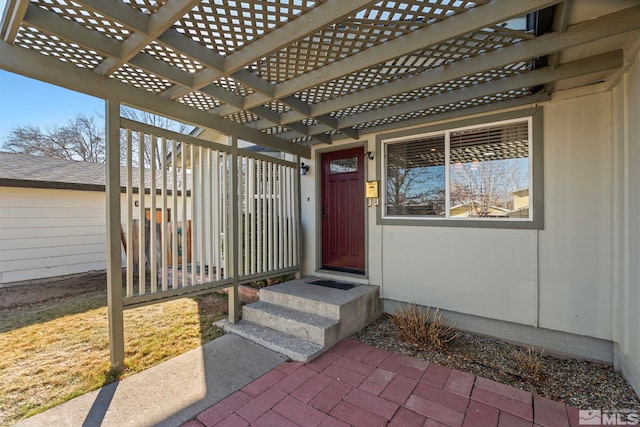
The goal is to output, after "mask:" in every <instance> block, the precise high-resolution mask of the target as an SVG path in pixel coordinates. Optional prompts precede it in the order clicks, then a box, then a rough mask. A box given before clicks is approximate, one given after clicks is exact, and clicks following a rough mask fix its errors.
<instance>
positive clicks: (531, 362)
mask: <svg viewBox="0 0 640 427" xmlns="http://www.w3.org/2000/svg"><path fill="white" fill-rule="evenodd" d="M543 354H544V350H542V351H537V350H536V349H535V348H533V347H528V348H526V349H524V348H520V349H516V350H514V351H513V354H512V357H513V360H514V361H515V362H516V365H517V366H518V369H519V370H520V371H521V372H522V373H524V374H525V375H527V376H528V377H529V378H530V379H531V380H534V381H537V380H538V379H540V373H541V371H542V356H543Z"/></svg>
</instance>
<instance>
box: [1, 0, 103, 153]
mask: <svg viewBox="0 0 640 427" xmlns="http://www.w3.org/2000/svg"><path fill="white" fill-rule="evenodd" d="M0 1H1V0H0ZM0 94H2V96H0V145H3V143H4V141H5V139H6V138H7V136H8V135H9V132H10V131H11V129H13V128H14V127H16V126H20V125H27V124H31V125H35V126H39V127H40V128H47V127H50V126H54V125H63V124H65V123H66V122H67V121H68V120H69V119H72V118H74V117H75V116H76V115H77V114H80V113H82V114H85V115H87V116H95V115H97V114H102V115H104V101H103V100H102V99H100V98H94V97H91V96H87V95H84V94H81V93H79V92H73V91H70V90H67V89H63V88H61V87H58V86H54V85H50V84H48V83H43V82H40V81H38V80H34V79H30V78H27V77H23V76H20V75H18V74H13V73H9V72H7V71H3V70H0Z"/></svg>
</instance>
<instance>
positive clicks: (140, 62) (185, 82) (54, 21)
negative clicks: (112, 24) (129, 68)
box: [24, 5, 325, 141]
mask: <svg viewBox="0 0 640 427" xmlns="http://www.w3.org/2000/svg"><path fill="white" fill-rule="evenodd" d="M24 20H25V22H27V23H29V24H30V25H33V26H34V27H36V28H38V29H40V30H41V31H43V32H45V33H47V34H54V35H56V36H59V37H61V38H64V39H67V40H78V43H79V44H81V45H82V46H84V47H86V48H88V49H92V50H94V51H96V52H98V53H101V54H103V55H106V56H109V57H111V58H113V59H114V60H116V61H117V60H119V59H120V57H119V55H120V51H121V44H120V43H119V42H118V41H116V40H114V39H112V38H110V37H107V36H104V35H102V34H100V33H98V32H95V31H91V30H89V29H88V28H86V27H84V26H83V25H80V24H78V23H76V22H73V21H70V20H68V19H64V18H61V17H59V16H58V15H57V14H55V13H53V12H49V11H47V10H44V9H42V8H40V7H37V6H34V5H29V8H28V10H27V14H26V16H25V19H24ZM129 63H130V64H131V65H135V66H136V67H139V68H141V69H143V70H145V71H147V72H150V73H152V74H155V75H157V76H159V77H162V78H165V79H167V80H169V81H171V82H173V83H174V84H176V85H178V86H177V87H181V88H183V90H184V92H186V93H190V92H192V91H193V89H192V87H193V86H194V81H193V74H191V73H187V72H185V71H182V70H180V69H178V68H176V67H172V66H171V65H169V64H168V63H166V62H165V61H162V60H160V59H157V58H155V57H153V56H152V55H149V54H147V53H144V52H140V53H138V54H137V55H135V56H134V57H133V58H131V59H130V60H129ZM210 86H212V87H210ZM174 87H176V86H174ZM207 88H209V89H211V90H206V88H205V90H203V92H204V93H207V94H209V95H211V96H214V97H215V98H217V99H220V100H222V101H224V102H226V103H229V104H231V105H235V106H237V107H238V108H242V105H243V99H242V97H241V96H239V95H235V94H234V93H233V92H231V91H228V90H226V89H223V88H220V87H218V86H215V85H209V86H207ZM214 93H215V95H214ZM304 105H305V106H306V107H307V110H309V109H310V107H309V106H308V105H307V104H304ZM254 110H255V111H254V113H255V114H258V115H259V116H260V117H263V118H264V119H265V120H267V121H271V123H272V126H273V125H279V124H280V119H281V114H279V113H276V112H274V111H272V110H269V109H268V108H266V107H265V108H255V109H254ZM270 112H271V113H272V114H270ZM305 112H306V113H308V112H309V111H305ZM263 113H264V114H263ZM289 128H290V129H292V130H296V131H298V130H299V132H298V133H299V135H297V136H309V129H308V127H301V126H289ZM297 136H296V137H297ZM320 140H321V141H323V140H325V139H324V138H321V139H320Z"/></svg>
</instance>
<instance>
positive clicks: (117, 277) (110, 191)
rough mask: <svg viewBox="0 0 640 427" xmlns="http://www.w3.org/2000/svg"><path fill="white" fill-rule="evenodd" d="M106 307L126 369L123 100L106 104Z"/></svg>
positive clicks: (113, 345)
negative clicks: (122, 148) (121, 141)
mask: <svg viewBox="0 0 640 427" xmlns="http://www.w3.org/2000/svg"><path fill="white" fill-rule="evenodd" d="M106 137H107V138H106V158H107V168H106V170H107V172H106V174H107V176H106V188H105V194H106V211H107V307H108V313H109V353H110V355H111V366H112V367H113V368H123V367H124V321H123V304H122V252H121V249H120V230H121V226H120V101H118V100H114V99H107V101H106Z"/></svg>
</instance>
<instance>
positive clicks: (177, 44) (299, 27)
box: [80, 0, 372, 139]
mask: <svg viewBox="0 0 640 427" xmlns="http://www.w3.org/2000/svg"><path fill="white" fill-rule="evenodd" d="M80 1H81V2H82V3H83V4H85V5H90V6H91V8H92V9H93V10H96V11H98V12H99V13H101V14H103V15H105V16H109V17H111V18H113V19H120V20H122V23H123V25H125V26H127V27H129V28H132V29H136V28H137V33H134V34H132V35H131V36H130V37H129V39H127V40H126V41H125V42H124V43H123V47H122V49H123V52H124V53H123V57H122V60H121V61H120V62H121V63H124V62H126V59H129V58H133V59H132V60H131V61H129V62H131V63H132V64H134V65H135V62H136V61H137V58H136V57H133V56H131V53H127V51H128V50H130V49H131V48H130V47H127V45H131V46H134V48H135V45H136V43H144V42H145V40H146V39H148V38H150V37H152V35H153V34H152V32H153V31H154V30H153V29H152V26H153V19H150V20H149V22H148V27H149V30H148V31H140V27H141V26H143V24H144V22H143V20H142V18H140V17H138V16H137V15H143V16H144V14H142V13H133V14H132V13H131V12H129V11H127V12H125V11H124V10H123V7H122V5H121V4H117V3H120V2H115V3H116V4H114V2H113V0H108V1H105V2H104V3H102V2H100V1H97V0H80ZM369 3H372V1H371V0H367V1H364V0H357V1H354V2H353V3H351V2H342V1H341V0H332V1H331V2H329V3H328V4H331V5H333V6H335V10H333V9H328V10H330V11H331V12H329V11H328V10H327V8H326V7H324V5H322V6H320V7H319V8H321V9H322V10H323V12H324V14H327V16H326V17H323V14H321V13H319V12H316V10H317V9H314V10H312V11H311V12H309V13H308V14H305V15H304V16H302V17H300V18H298V19H296V20H294V21H291V24H294V23H295V24H296V26H295V31H294V33H296V32H297V33H304V35H307V34H311V33H313V32H315V31H317V30H318V28H321V26H322V24H323V23H325V24H326V22H329V23H330V22H334V21H336V20H340V19H342V18H343V17H344V16H348V15H349V14H350V13H353V12H354V11H357V10H358V9H359V8H361V7H362V6H363V5H366V4H369ZM167 5H168V4H166V5H165V6H163V7H162V8H161V9H159V10H158V13H160V11H161V10H163V9H164V8H165V7H166V6H167ZM358 6H359V7H358ZM129 9H131V8H130V7H129ZM158 13H156V14H155V15H157V14H158ZM185 13H186V12H185ZM309 14H311V15H310V16H311V19H313V21H314V23H313V25H308V24H309V23H308V22H307V23H306V25H305V23H301V22H302V21H299V20H300V19H304V18H305V17H306V16H307V15H309ZM155 15H154V16H155ZM317 15H318V16H317ZM154 16H152V18H153V17H154ZM306 19H307V20H308V19H310V18H308V17H307V18H306ZM287 25H288V24H285V25H284V26H283V27H281V28H280V29H278V30H276V31H273V32H272V33H276V34H275V35H274V36H272V35H271V34H272V33H270V34H268V35H267V36H269V37H270V39H269V40H271V41H269V42H268V43H267V42H264V43H266V44H261V43H263V42H262V40H263V39H264V38H260V39H259V40H257V41H255V42H254V43H251V44H250V45H248V46H247V47H246V48H245V49H249V48H250V46H252V45H253V44H256V43H257V44H258V45H260V46H262V50H261V51H260V52H262V51H264V49H266V48H267V47H269V48H273V46H274V44H273V43H274V41H275V40H280V42H281V43H282V44H281V46H283V45H284V44H287V43H284V42H285V41H287V39H286V37H287V36H288V33H287V32H284V31H283V30H282V29H283V28H285V27H287ZM165 30H166V31H163V32H162V33H160V34H157V35H156V36H157V40H158V41H159V42H162V43H164V44H166V45H167V46H169V47H171V48H172V49H175V50H176V51H179V52H182V53H183V54H185V55H187V56H189V57H191V58H192V59H194V60H196V61H198V62H200V63H202V64H203V65H204V66H205V67H206V68H205V69H204V70H201V71H199V72H197V73H195V74H194V75H190V78H191V83H190V84H186V85H185V84H180V85H176V86H173V87H171V88H170V89H167V90H166V91H165V92H163V94H162V95H163V96H165V97H167V98H169V99H176V98H180V97H182V96H185V95H187V94H188V93H190V92H192V91H193V90H202V92H203V93H211V92H216V93H218V94H220V95H221V96H220V97H218V99H220V100H223V101H224V102H227V104H228V106H229V107H230V108H231V109H232V110H233V111H232V112H231V113H228V114H227V113H223V114H220V108H217V109H214V110H213V111H212V113H214V114H219V115H221V116H228V115H231V114H234V113H237V112H240V111H242V110H245V109H248V110H253V109H254V108H257V107H260V106H263V105H265V104H267V103H269V102H270V101H272V100H275V99H276V97H275V90H276V86H275V85H273V84H271V83H270V82H268V81H267V80H265V79H263V78H261V77H259V76H258V75H256V74H255V73H252V72H250V71H248V70H246V69H244V68H242V67H240V68H239V69H237V70H235V71H233V72H232V73H230V72H226V71H225V69H226V68H228V67H227V65H226V63H227V61H228V60H229V58H225V57H224V56H222V55H220V54H217V53H215V52H212V51H211V50H209V49H207V48H206V47H204V46H202V45H201V44H200V43H198V42H196V41H194V40H192V39H190V38H189V37H187V36H185V35H183V34H181V33H179V32H178V31H176V30H173V29H170V28H166V29H165ZM292 31H293V30H292ZM297 33H296V34H297ZM304 35H303V36H301V37H304ZM267 36H265V37H267ZM143 39H145V40H143ZM290 42H291V40H288V43H290ZM147 43H148V41H147ZM281 46H280V47H281ZM141 48H142V47H141ZM141 48H140V49H141ZM241 52H244V49H242V50H241ZM257 52H259V51H258V50H255V51H253V55H255V54H256V53H257ZM115 63H116V61H115V60H111V59H107V60H105V61H104V62H103V64H101V65H100V66H99V67H98V68H96V72H98V73H100V74H105V73H106V71H105V67H107V66H109V67H110V69H111V72H113V71H114V70H115V68H117V67H115V65H113V66H112V65H109V64H115ZM138 64H140V62H138ZM144 64H145V65H146V67H147V68H145V69H146V70H147V71H149V72H152V73H153V74H156V75H159V76H161V77H165V78H167V79H168V80H170V81H172V82H175V83H180V82H183V81H184V80H182V79H180V78H179V77H177V75H176V76H174V77H173V78H172V77H169V76H167V72H163V71H162V70H161V69H159V67H151V64H152V62H151V61H145V62H144ZM148 67H151V69H150V68H148ZM143 68H144V67H143ZM231 68H233V67H231ZM223 76H230V77H231V78H233V79H235V80H237V81H238V82H240V83H242V84H244V85H246V86H248V87H250V88H252V89H254V90H256V91H257V92H258V93H259V94H260V96H263V97H265V98H264V99H265V102H264V103H263V104H261V105H253V106H252V107H251V108H246V107H245V103H244V100H243V102H242V103H238V102H228V101H226V100H228V99H232V98H233V97H234V96H236V95H235V94H234V93H233V92H231V91H228V92H229V95H226V94H224V93H222V92H220V90H217V89H214V90H212V91H208V90H206V89H205V88H210V89H211V86H212V83H213V82H215V81H216V80H218V79H220V78H221V77H223ZM185 78H186V77H185ZM222 90H226V89H222ZM279 101H280V102H282V103H283V104H285V105H287V106H289V107H290V108H292V109H293V110H295V111H297V112H298V113H300V114H301V115H303V116H305V117H306V116H308V114H309V113H310V111H311V106H310V105H309V104H307V103H304V102H302V101H300V100H299V99H298V98H296V97H293V96H289V97H283V98H282V99H279ZM222 108H223V109H224V108H226V107H222ZM257 111H264V110H257ZM276 114H278V115H279V116H278V117H277V118H276V116H273V115H269V116H268V117H264V116H261V117H263V118H264V119H265V120H266V121H267V122H271V123H273V124H276V125H278V124H280V122H281V113H276ZM274 120H275V121H274ZM325 124H328V125H329V126H330V125H331V121H327V122H325ZM268 127H271V126H268ZM290 127H291V126H290ZM291 128H292V129H294V128H295V129H301V128H300V127H299V126H298V127H291ZM341 131H343V132H345V133H346V134H347V135H349V136H350V137H352V138H355V139H357V138H358V133H357V132H356V131H354V130H352V129H344V130H341ZM304 134H308V129H305V130H304V132H302V133H301V135H304Z"/></svg>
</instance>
